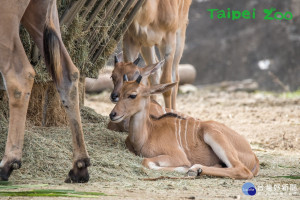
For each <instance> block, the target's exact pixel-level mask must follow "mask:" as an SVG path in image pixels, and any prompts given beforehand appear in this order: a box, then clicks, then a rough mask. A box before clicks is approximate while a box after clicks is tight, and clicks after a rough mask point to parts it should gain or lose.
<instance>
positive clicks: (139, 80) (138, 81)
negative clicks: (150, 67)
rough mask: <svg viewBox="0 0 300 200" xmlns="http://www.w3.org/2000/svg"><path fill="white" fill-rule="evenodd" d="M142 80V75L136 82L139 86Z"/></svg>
mask: <svg viewBox="0 0 300 200" xmlns="http://www.w3.org/2000/svg"><path fill="white" fill-rule="evenodd" d="M142 78H143V77H142V76H141V75H139V77H138V78H137V79H136V82H137V83H138V84H140V82H141V80H142Z"/></svg>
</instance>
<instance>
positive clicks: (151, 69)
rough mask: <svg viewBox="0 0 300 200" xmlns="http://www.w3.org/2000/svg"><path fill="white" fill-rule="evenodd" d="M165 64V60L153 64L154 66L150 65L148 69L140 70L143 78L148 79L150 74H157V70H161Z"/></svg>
mask: <svg viewBox="0 0 300 200" xmlns="http://www.w3.org/2000/svg"><path fill="white" fill-rule="evenodd" d="M164 64H165V60H162V61H160V62H158V63H155V64H152V65H148V66H146V67H143V68H139V69H140V72H141V75H142V76H143V77H148V76H149V75H150V74H153V73H155V72H156V71H157V70H159V69H160V68H161V67H162V66H163V65H164Z"/></svg>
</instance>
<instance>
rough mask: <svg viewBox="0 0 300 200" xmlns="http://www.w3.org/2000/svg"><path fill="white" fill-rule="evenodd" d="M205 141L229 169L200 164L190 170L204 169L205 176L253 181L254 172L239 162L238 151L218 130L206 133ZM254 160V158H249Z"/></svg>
mask: <svg viewBox="0 0 300 200" xmlns="http://www.w3.org/2000/svg"><path fill="white" fill-rule="evenodd" d="M204 141H205V143H207V144H208V145H209V146H210V147H211V148H212V150H213V151H214V153H215V154H216V155H217V156H218V157H219V158H220V160H222V162H223V163H224V164H226V166H227V168H217V167H207V166H202V165H199V164H195V165H193V166H192V167H191V168H190V170H191V171H197V170H198V169H199V168H201V169H202V174H203V175H212V176H221V177H230V178H234V179H251V178H253V174H252V172H251V171H250V170H249V169H248V168H247V167H246V166H245V165H244V164H243V163H242V162H241V161H240V160H239V158H238V152H237V150H236V149H235V148H234V147H233V146H232V144H231V143H230V141H229V140H228V139H227V138H226V136H225V135H224V134H222V133H221V132H220V131H217V130H210V131H207V132H205V133H204ZM249 159H252V156H251V157H249Z"/></svg>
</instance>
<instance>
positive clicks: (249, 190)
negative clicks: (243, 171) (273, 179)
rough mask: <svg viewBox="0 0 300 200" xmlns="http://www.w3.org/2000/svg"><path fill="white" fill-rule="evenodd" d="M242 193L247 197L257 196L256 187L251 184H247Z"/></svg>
mask: <svg viewBox="0 0 300 200" xmlns="http://www.w3.org/2000/svg"><path fill="white" fill-rule="evenodd" d="M242 191H243V193H244V194H245V195H250V196H253V195H255V194H256V189H255V186H254V185H253V184H252V183H250V182H247V183H245V184H244V185H243V187H242Z"/></svg>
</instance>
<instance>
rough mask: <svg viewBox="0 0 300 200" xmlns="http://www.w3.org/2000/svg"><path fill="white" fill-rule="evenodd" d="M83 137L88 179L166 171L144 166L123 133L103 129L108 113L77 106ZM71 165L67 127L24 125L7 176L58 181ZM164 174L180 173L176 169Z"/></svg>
mask: <svg viewBox="0 0 300 200" xmlns="http://www.w3.org/2000/svg"><path fill="white" fill-rule="evenodd" d="M81 115H82V120H83V131H84V133H85V141H86V145H87V148H88V152H89V155H90V157H91V162H92V166H91V167H90V169H89V171H90V177H91V180H90V181H91V182H99V181H126V180H138V179H139V178H146V177H148V176H149V177H157V176H160V175H162V173H164V175H166V172H158V171H154V170H147V169H144V168H143V167H142V165H141V161H142V158H141V157H138V156H135V155H133V154H132V153H130V152H129V151H128V150H127V149H126V147H125V138H126V137H127V134H126V133H119V132H114V131H110V130H108V129H106V126H107V123H108V117H103V116H101V115H99V114H97V113H96V112H94V111H93V110H92V109H91V108H87V107H83V108H82V109H81ZM6 136H7V131H6V130H4V129H0V157H2V156H3V152H4V147H5V141H6ZM71 166H72V143H71V132H70V130H69V128H68V127H59V128H57V127H55V128H54V127H37V126H32V125H31V124H28V125H27V128H26V132H25V143H24V149H23V159H22V168H21V169H20V170H16V171H14V172H13V174H12V176H11V178H10V180H11V181H14V182H17V183H28V180H30V182H31V183H35V182H36V183H49V184H53V183H62V182H63V181H64V179H65V178H66V175H67V173H68V171H69V170H70V168H71ZM167 175H172V176H173V175H177V176H182V175H180V174H177V173H174V172H173V173H167Z"/></svg>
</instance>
